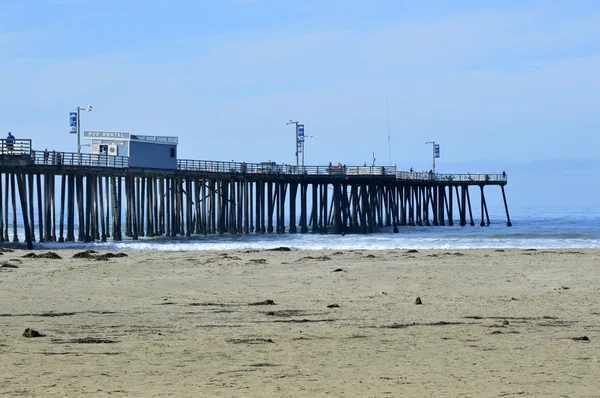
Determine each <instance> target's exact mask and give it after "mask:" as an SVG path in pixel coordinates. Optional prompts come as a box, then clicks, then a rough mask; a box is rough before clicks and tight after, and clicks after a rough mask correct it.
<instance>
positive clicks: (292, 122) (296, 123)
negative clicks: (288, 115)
mask: <svg viewBox="0 0 600 398" xmlns="http://www.w3.org/2000/svg"><path fill="white" fill-rule="evenodd" d="M298 123H300V122H298V121H295V122H294V121H292V120H291V119H290V121H289V122H287V123H286V124H285V125H286V126H287V125H288V124H295V125H296V173H297V172H298V167H299V166H300V165H299V164H298ZM302 157H303V158H304V152H302Z"/></svg>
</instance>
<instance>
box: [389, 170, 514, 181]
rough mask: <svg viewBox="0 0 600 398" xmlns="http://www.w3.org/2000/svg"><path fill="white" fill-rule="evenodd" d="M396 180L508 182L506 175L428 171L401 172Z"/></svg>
mask: <svg viewBox="0 0 600 398" xmlns="http://www.w3.org/2000/svg"><path fill="white" fill-rule="evenodd" d="M396 179H398V180H406V181H437V182H506V181H507V177H506V173H502V174H470V173H467V174H441V173H435V174H434V173H430V172H427V171H422V172H419V171H399V172H397V173H396Z"/></svg>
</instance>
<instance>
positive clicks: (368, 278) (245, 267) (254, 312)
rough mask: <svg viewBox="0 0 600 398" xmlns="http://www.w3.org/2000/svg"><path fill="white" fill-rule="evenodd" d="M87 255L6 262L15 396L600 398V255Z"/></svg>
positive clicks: (1, 296) (2, 351)
mask: <svg viewBox="0 0 600 398" xmlns="http://www.w3.org/2000/svg"><path fill="white" fill-rule="evenodd" d="M79 252H80V251H72V250H65V251H58V252H56V253H57V254H58V255H59V256H60V257H61V259H52V258H43V257H42V258H39V257H38V258H35V257H24V256H25V255H26V254H28V253H31V252H29V251H21V250H16V251H14V252H3V253H2V255H1V256H0V264H1V266H2V267H1V268H0V358H1V361H0V395H2V396H25V397H53V396H61V397H79V396H93V397H103V396H110V397H124V396H140V397H167V396H169V397H400V396H406V397H598V396H600V392H599V391H600V355H599V354H600V351H599V347H600V305H599V304H598V296H599V294H600V272H598V266H599V265H600V250H553V249H544V250H519V249H505V250H494V249H489V250H487V249H486V250H481V249H479V250H450V251H443V250H435V251H434V250H419V251H414V250H413V251H408V250H400V249H398V250H389V251H364V250H363V251H269V250H261V251H229V252H203V251H200V252H150V251H148V252H126V254H127V257H110V258H106V257H107V256H104V258H100V259H98V258H97V257H98V256H99V255H102V254H106V252H101V253H95V254H92V255H90V256H88V257H90V258H73V256H74V255H75V254H76V253H79ZM34 253H36V254H37V255H40V254H43V253H46V252H45V251H44V252H34ZM417 297H420V299H421V301H422V304H421V305H417V304H416V303H415V300H416V299H417ZM26 328H31V329H33V330H35V331H37V332H39V333H40V334H43V335H45V336H43V337H24V336H23V333H24V331H25V329H26Z"/></svg>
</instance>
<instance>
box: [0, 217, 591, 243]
mask: <svg viewBox="0 0 600 398" xmlns="http://www.w3.org/2000/svg"><path fill="white" fill-rule="evenodd" d="M490 219H491V221H492V224H490V225H489V226H485V227H481V226H479V222H480V220H477V219H476V220H475V223H476V225H475V226H469V225H467V226H465V227H460V226H458V224H457V221H456V220H455V225H454V226H452V227H450V226H443V227H441V226H438V227H433V226H432V227H419V226H414V227H410V226H407V227H399V233H393V231H392V228H391V227H389V228H382V229H380V230H379V231H378V232H377V233H373V234H368V235H355V234H348V235H344V236H341V235H335V234H327V235H323V234H293V235H292V234H264V235H263V234H248V235H246V234H238V235H203V236H191V237H177V238H165V237H156V238H140V239H139V240H137V241H133V240H130V239H126V240H123V241H121V242H112V241H111V240H110V239H109V241H108V242H105V243H100V242H97V243H81V242H75V243H35V244H34V248H35V249H44V250H60V249H99V250H119V251H123V250H124V251H127V250H157V251H191V250H248V249H257V250H261V249H272V248H276V247H281V246H285V247H289V248H291V249H293V250H319V249H332V250H352V249H361V250H390V249H449V250H450V249H476V248H536V249H544V248H599V247H600V212H598V211H595V210H594V211H592V210H589V209H584V210H572V209H550V210H549V209H527V210H523V211H521V212H518V213H516V214H515V215H514V216H513V215H512V214H511V221H512V223H513V226H512V227H507V226H506V217H505V215H504V214H503V213H498V214H490ZM19 236H20V238H21V240H23V237H24V234H23V232H22V231H20V234H19ZM4 245H13V244H4ZM19 246H22V244H21V245H19Z"/></svg>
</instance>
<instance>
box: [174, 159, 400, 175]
mask: <svg viewBox="0 0 600 398" xmlns="http://www.w3.org/2000/svg"><path fill="white" fill-rule="evenodd" d="M177 168H178V169H179V170H187V171H204V172H209V173H249V174H268V175H273V174H275V175H278V174H281V175H284V174H304V175H330V176H360V175H391V176H395V175H396V167H395V166H342V167H338V166H294V165H290V164H276V163H274V162H263V163H245V162H220V161H210V160H191V159H180V160H178V161H177Z"/></svg>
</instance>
